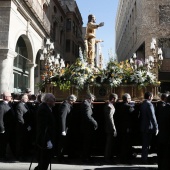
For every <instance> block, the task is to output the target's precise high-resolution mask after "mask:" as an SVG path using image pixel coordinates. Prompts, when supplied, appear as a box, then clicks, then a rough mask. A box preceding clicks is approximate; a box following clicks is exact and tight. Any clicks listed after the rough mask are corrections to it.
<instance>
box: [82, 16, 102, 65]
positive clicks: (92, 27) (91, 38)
mask: <svg viewBox="0 0 170 170" xmlns="http://www.w3.org/2000/svg"><path fill="white" fill-rule="evenodd" d="M103 25H104V22H101V23H100V24H96V19H95V16H94V15H92V14H90V15H89V16H88V23H87V27H86V34H85V48H86V55H87V62H88V63H89V65H91V67H94V58H95V44H96V43H98V42H102V40H96V29H97V28H98V27H102V26H103Z"/></svg>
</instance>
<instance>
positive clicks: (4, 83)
mask: <svg viewBox="0 0 170 170" xmlns="http://www.w3.org/2000/svg"><path fill="white" fill-rule="evenodd" d="M73 2H74V1H73ZM74 3H75V4H74V5H75V8H74V9H73V11H71V12H72V13H73V14H72V15H73V16H74V17H73V18H74V20H76V21H77V22H76V26H77V27H78V28H77V30H79V38H77V39H78V40H79V41H77V39H76V45H77V46H82V47H83V38H82V37H80V36H81V28H82V18H81V14H80V12H79V11H78V7H77V6H76V2H74ZM66 6H67V7H68V6H69V5H67V4H66V3H65V0H22V1H18V0H0V93H2V92H4V91H10V92H12V93H13V92H15V93H20V92H24V90H25V89H26V88H30V89H31V91H32V93H34V92H36V87H35V86H36V84H37V83H38V82H40V81H41V76H40V75H41V71H42V67H43V65H42V63H41V61H40V54H41V53H42V49H43V47H44V44H45V42H46V39H47V38H50V40H51V42H54V46H55V49H54V51H55V52H54V54H55V55H56V54H57V53H60V55H61V57H62V58H63V59H65V60H67V61H69V60H71V61H72V62H73V60H74V59H75V58H74V57H75V55H73V54H72V56H71V55H69V56H68V57H66V56H67V55H66V39H67V38H66V37H67V29H66V26H67V24H66V23H67V18H68V17H70V16H69V13H70V10H67V11H66V10H65V9H66ZM67 16H68V17H67ZM72 20H73V19H72ZM72 20H71V24H72V23H73V21H72ZM73 39H75V37H71V41H73ZM73 56H74V57H73ZM72 58H73V59H72Z"/></svg>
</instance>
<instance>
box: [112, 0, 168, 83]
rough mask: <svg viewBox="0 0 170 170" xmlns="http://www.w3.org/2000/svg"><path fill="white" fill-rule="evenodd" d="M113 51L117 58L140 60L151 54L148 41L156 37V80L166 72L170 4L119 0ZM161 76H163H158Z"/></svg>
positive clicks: (159, 1)
mask: <svg viewBox="0 0 170 170" xmlns="http://www.w3.org/2000/svg"><path fill="white" fill-rule="evenodd" d="M115 30H116V53H117V57H118V60H119V61H123V60H126V59H129V58H130V57H132V55H133V53H136V54H137V58H138V59H141V60H143V61H144V60H145V59H147V58H148V57H149V56H150V55H152V53H151V50H150V44H151V40H152V38H156V40H157V46H159V47H161V48H162V50H163V56H164V60H163V64H162V67H161V72H160V77H159V79H160V80H162V81H163V80H165V79H167V78H168V74H169V72H170V67H169V65H170V5H169V0H142V1H140V0H119V6H118V10H117V17H116V27H115ZM162 76H163V77H162Z"/></svg>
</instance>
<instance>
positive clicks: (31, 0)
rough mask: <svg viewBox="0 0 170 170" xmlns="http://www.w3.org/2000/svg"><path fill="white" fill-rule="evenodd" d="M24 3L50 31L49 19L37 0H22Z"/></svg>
mask: <svg viewBox="0 0 170 170" xmlns="http://www.w3.org/2000/svg"><path fill="white" fill-rule="evenodd" d="M24 1H25V2H26V4H27V5H28V6H29V7H30V9H31V11H32V12H33V13H34V15H35V16H36V17H37V19H38V20H39V22H40V23H41V25H42V26H43V27H44V29H45V30H46V31H47V32H48V33H50V21H49V20H48V18H47V16H46V14H45V12H44V11H43V8H42V6H41V5H40V3H39V2H38V0H24Z"/></svg>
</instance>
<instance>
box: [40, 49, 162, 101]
mask: <svg viewBox="0 0 170 170" xmlns="http://www.w3.org/2000/svg"><path fill="white" fill-rule="evenodd" d="M58 59H59V57H58ZM58 59H57V60H51V59H48V61H47V63H46V65H45V68H46V71H45V72H44V74H43V75H42V83H41V84H39V87H40V89H41V90H42V91H45V92H50V93H53V94H54V95H55V96H56V99H57V100H58V101H61V100H63V99H66V98H67V96H68V95H69V94H75V95H76V96H77V97H78V100H83V99H84V98H85V95H86V94H87V93H93V94H95V96H96V100H97V101H104V100H107V99H108V96H109V94H110V93H116V94H118V96H119V98H121V97H122V95H123V94H124V93H129V94H130V95H131V97H132V98H133V100H141V99H143V97H144V92H145V91H151V92H152V93H153V94H154V98H155V99H158V98H159V96H158V89H159V85H160V82H158V80H157V75H156V74H155V73H152V72H151V71H152V70H150V67H151V66H150V62H142V61H141V60H138V59H136V55H134V56H133V57H132V58H131V59H129V60H126V61H122V62H117V61H115V60H113V59H110V61H109V62H108V63H107V65H106V67H105V68H104V69H100V68H98V67H91V66H90V65H89V64H88V62H87V61H86V59H85V57H83V54H82V51H81V49H80V52H79V58H78V59H77V60H76V62H75V63H73V64H72V65H70V66H66V67H61V66H58V65H59V62H58ZM60 65H61V64H60Z"/></svg>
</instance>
